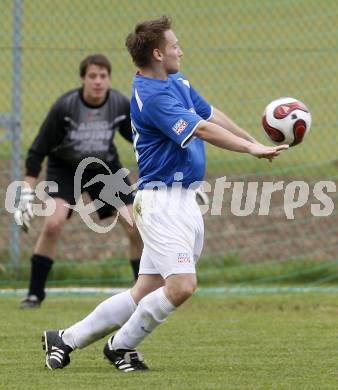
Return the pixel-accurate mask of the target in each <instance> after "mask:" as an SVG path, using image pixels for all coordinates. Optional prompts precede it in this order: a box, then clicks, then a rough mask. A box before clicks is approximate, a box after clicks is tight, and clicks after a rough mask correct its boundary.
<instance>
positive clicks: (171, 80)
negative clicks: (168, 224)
mask: <svg viewBox="0 0 338 390" xmlns="http://www.w3.org/2000/svg"><path fill="white" fill-rule="evenodd" d="M130 111H131V121H132V128H133V132H134V147H135V152H136V158H137V160H138V167H139V183H138V187H139V189H143V188H144V187H145V186H146V185H147V183H151V182H152V183H153V182H162V183H164V184H165V185H167V186H171V185H172V183H173V182H174V181H181V182H182V186H183V187H189V186H190V184H192V183H194V182H199V181H202V180H203V177H204V173H205V148H204V142H203V141H202V140H201V139H199V138H197V137H194V136H193V133H194V131H195V129H196V127H197V126H198V124H199V123H200V122H201V121H203V120H208V119H209V118H210V117H211V116H212V107H211V106H210V105H209V104H208V103H207V102H206V101H205V100H204V99H203V98H202V97H201V96H200V95H199V94H198V93H197V92H196V91H195V90H194V88H193V87H192V86H191V85H190V83H189V81H188V80H187V79H186V78H185V77H184V76H183V75H182V74H181V73H176V74H173V75H169V77H168V79H167V80H158V79H153V78H149V77H144V76H142V75H139V74H137V75H136V76H135V78H134V82H133V96H132V99H131V107H130ZM176 172H182V174H183V178H182V180H180V178H179V179H178V177H179V176H175V177H174V175H175V173H176ZM181 176H182V175H181Z"/></svg>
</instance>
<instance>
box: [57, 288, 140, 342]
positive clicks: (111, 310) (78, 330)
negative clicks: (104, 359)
mask: <svg viewBox="0 0 338 390" xmlns="http://www.w3.org/2000/svg"><path fill="white" fill-rule="evenodd" d="M135 309H136V304H135V302H134V300H133V297H132V296H131V294H130V290H128V291H125V292H123V293H120V294H117V295H114V296H112V297H110V298H108V299H106V300H105V301H103V302H102V303H100V304H99V305H98V306H97V307H96V308H95V309H94V311H92V312H91V313H90V314H89V315H88V316H87V317H86V318H84V319H83V320H82V321H80V322H77V323H76V324H74V325H73V326H71V327H70V328H67V329H65V331H64V333H63V335H62V340H63V342H64V343H65V344H67V345H69V346H70V347H71V348H72V349H75V348H84V347H86V346H87V345H89V344H91V343H92V342H94V341H96V340H98V339H100V338H102V337H104V336H107V334H109V333H111V332H112V331H113V330H115V329H118V328H119V327H121V326H122V325H123V324H124V323H125V322H126V321H127V320H128V319H129V317H130V316H131V315H132V314H133V312H134V311H135Z"/></svg>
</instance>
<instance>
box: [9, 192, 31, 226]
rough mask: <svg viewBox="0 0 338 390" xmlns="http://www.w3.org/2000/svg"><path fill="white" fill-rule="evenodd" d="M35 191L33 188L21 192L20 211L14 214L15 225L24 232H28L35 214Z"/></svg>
mask: <svg viewBox="0 0 338 390" xmlns="http://www.w3.org/2000/svg"><path fill="white" fill-rule="evenodd" d="M33 200H34V191H33V190H32V189H31V188H24V189H22V190H21V195H20V201H19V206H18V209H17V210H16V211H15V213H14V220H15V223H16V224H17V225H19V226H21V228H22V230H23V231H24V232H26V233H27V232H28V230H29V228H30V226H31V220H32V219H33V217H34V214H33Z"/></svg>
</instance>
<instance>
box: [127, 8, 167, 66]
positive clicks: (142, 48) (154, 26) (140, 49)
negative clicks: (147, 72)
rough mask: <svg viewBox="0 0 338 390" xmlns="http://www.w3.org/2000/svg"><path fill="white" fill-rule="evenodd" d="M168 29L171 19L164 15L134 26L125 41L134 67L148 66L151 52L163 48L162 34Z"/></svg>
mask: <svg viewBox="0 0 338 390" xmlns="http://www.w3.org/2000/svg"><path fill="white" fill-rule="evenodd" d="M170 29H171V19H170V18H169V17H168V16H165V15H164V16H162V17H161V18H159V19H153V20H146V21H144V22H141V23H138V24H137V25H136V27H135V30H134V32H132V33H130V34H129V35H128V36H127V39H126V47H127V49H128V51H129V53H130V55H131V57H132V59H133V61H134V63H135V65H136V66H138V67H140V68H143V67H146V66H148V65H149V64H150V62H151V59H152V55H153V50H154V49H157V48H161V47H162V46H163V42H164V36H163V33H164V32H165V31H167V30H170Z"/></svg>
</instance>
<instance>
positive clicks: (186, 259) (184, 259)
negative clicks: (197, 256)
mask: <svg viewBox="0 0 338 390" xmlns="http://www.w3.org/2000/svg"><path fill="white" fill-rule="evenodd" d="M177 262H178V263H180V264H188V263H191V258H190V255H189V253H186V252H183V253H178V255H177Z"/></svg>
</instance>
